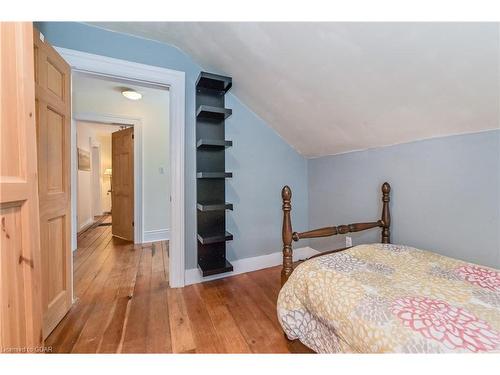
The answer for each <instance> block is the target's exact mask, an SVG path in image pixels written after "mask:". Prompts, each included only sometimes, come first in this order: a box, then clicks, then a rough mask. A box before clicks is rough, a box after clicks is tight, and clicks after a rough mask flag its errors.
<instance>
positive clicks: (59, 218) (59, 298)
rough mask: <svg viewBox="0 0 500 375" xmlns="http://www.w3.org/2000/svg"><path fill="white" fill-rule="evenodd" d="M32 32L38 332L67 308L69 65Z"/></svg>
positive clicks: (47, 329) (46, 332) (69, 295)
mask: <svg viewBox="0 0 500 375" xmlns="http://www.w3.org/2000/svg"><path fill="white" fill-rule="evenodd" d="M39 35H40V34H39V32H38V31H37V30H36V29H35V31H34V38H33V41H34V54H35V59H34V61H35V64H36V66H35V71H36V74H35V77H36V85H35V96H36V114H37V142H38V189H39V200H40V241H41V252H42V308H43V334H44V337H47V336H48V335H49V334H50V332H52V330H53V329H54V328H55V327H56V325H57V324H58V323H59V321H60V320H61V319H62V318H63V317H64V315H65V314H66V312H67V311H68V310H69V308H70V307H71V303H72V286H71V260H72V258H71V245H70V244H71V214H70V212H71V203H70V152H71V150H70V147H71V143H70V121H71V106H70V67H69V66H68V64H67V63H66V62H65V61H64V60H63V59H62V58H61V57H60V56H59V55H58V54H57V52H56V51H55V50H54V49H53V48H52V47H51V46H50V45H49V44H48V43H46V42H42V41H41V40H40V37H39Z"/></svg>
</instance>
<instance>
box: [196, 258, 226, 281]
mask: <svg viewBox="0 0 500 375" xmlns="http://www.w3.org/2000/svg"><path fill="white" fill-rule="evenodd" d="M198 268H199V269H200V271H201V274H202V275H203V277H205V276H211V275H217V274H219V273H224V272H231V271H232V270H233V265H232V264H231V263H229V262H228V260H227V259H221V260H219V261H215V262H214V261H201V262H198Z"/></svg>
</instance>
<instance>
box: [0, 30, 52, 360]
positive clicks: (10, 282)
mask: <svg viewBox="0 0 500 375" xmlns="http://www.w3.org/2000/svg"><path fill="white" fill-rule="evenodd" d="M32 45H33V28H32V24H31V23H28V22H27V23H20V22H0V90H1V91H0V92H1V95H0V98H1V100H0V116H1V117H0V191H1V194H0V226H1V230H0V353H2V352H11V350H15V348H31V349H34V348H35V347H40V346H41V345H42V342H43V338H42V312H41V303H40V302H41V299H40V274H41V273H40V272H41V269H40V268H41V265H40V239H39V221H38V193H37V179H36V169H37V155H36V127H35V90H34V83H33V82H34V77H33V70H34V69H33V49H32ZM14 352H15V351H14Z"/></svg>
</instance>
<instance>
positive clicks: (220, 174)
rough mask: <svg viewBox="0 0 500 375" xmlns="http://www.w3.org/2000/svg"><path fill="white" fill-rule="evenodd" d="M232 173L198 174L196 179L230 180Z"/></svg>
mask: <svg viewBox="0 0 500 375" xmlns="http://www.w3.org/2000/svg"><path fill="white" fill-rule="evenodd" d="M231 177H233V173H232V172H198V173H196V178H231Z"/></svg>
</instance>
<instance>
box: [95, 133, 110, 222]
mask: <svg viewBox="0 0 500 375" xmlns="http://www.w3.org/2000/svg"><path fill="white" fill-rule="evenodd" d="M97 141H98V142H99V144H100V145H101V209H102V212H110V211H111V194H110V193H109V192H108V191H109V190H110V188H111V178H110V176H105V175H104V171H105V170H106V169H108V168H111V169H112V167H113V166H112V165H111V134H99V135H98V136H97Z"/></svg>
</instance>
